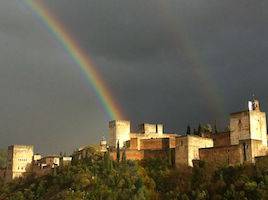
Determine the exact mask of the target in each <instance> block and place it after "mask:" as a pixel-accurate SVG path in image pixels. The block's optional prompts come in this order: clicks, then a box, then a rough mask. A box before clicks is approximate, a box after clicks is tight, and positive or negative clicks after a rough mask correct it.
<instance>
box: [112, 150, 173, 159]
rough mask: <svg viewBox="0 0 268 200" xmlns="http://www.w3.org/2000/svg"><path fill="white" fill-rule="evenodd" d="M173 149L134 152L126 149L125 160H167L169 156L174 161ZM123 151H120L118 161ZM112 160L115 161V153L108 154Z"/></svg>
mask: <svg viewBox="0 0 268 200" xmlns="http://www.w3.org/2000/svg"><path fill="white" fill-rule="evenodd" d="M172 151H174V149H173V150H172V149H168V150H134V149H126V158H127V159H128V160H142V159H146V158H163V159H168V157H169V154H170V153H171V155H173V158H172V160H174V153H173V154H172ZM122 153H123V150H121V151H120V159H121V158H122ZM110 155H111V157H112V159H114V160H116V151H112V152H110Z"/></svg>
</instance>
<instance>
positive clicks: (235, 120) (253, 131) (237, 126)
mask: <svg viewBox="0 0 268 200" xmlns="http://www.w3.org/2000/svg"><path fill="white" fill-rule="evenodd" d="M230 129H231V134H230V137H231V144H232V145H236V144H239V141H240V140H247V139H252V140H259V141H261V142H262V145H263V146H267V128H266V114H265V113H264V112H262V111H261V109H260V102H259V101H258V100H257V99H255V98H253V100H251V101H249V103H248V110H246V111H242V112H237V113H232V114H231V119H230Z"/></svg>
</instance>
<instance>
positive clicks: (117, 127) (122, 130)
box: [109, 120, 130, 147]
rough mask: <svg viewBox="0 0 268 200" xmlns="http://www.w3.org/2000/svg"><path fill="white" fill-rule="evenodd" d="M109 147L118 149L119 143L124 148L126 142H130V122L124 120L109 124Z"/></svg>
mask: <svg viewBox="0 0 268 200" xmlns="http://www.w3.org/2000/svg"><path fill="white" fill-rule="evenodd" d="M109 134H110V141H109V145H110V146H112V147H116V145H117V142H118V141H119V146H120V147H123V146H124V144H125V142H126V141H128V140H130V122H129V121H123V120H115V121H111V122H109Z"/></svg>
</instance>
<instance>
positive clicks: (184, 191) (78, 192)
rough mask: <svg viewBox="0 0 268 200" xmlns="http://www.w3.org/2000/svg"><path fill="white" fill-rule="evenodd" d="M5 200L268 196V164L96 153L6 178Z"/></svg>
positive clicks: (1, 189)
mask: <svg viewBox="0 0 268 200" xmlns="http://www.w3.org/2000/svg"><path fill="white" fill-rule="evenodd" d="M0 199H10V200H24V199H25V200H26V199H27V200H33V199H41V200H42V199H44V200H62V199H69V200H71V199H73V200H79V199H90V200H91V199H92V200H94V199H96V200H97V199H98V200H101V199H103V200H106V199H107V200H143V199H144V200H145V199H163V200H167V199H178V200H188V199H215V200H216V199H226V200H227V199H234V200H235V199H245V200H246V199H254V200H256V199H268V162H267V160H263V161H262V162H259V163H258V164H256V165H253V164H247V165H239V166H235V167H222V168H220V169H215V168H214V167H213V166H212V165H209V164H208V163H204V162H199V164H198V166H195V167H194V168H188V167H181V168H179V169H175V168H173V167H172V166H170V164H169V162H168V161H165V160H160V159H148V160H143V161H139V162H138V161H127V160H125V158H124V157H123V158H120V161H119V162H117V161H112V160H111V159H110V158H109V156H108V154H106V155H104V157H102V156H101V155H99V154H98V153H96V152H94V151H93V152H92V153H91V156H90V157H89V158H88V159H86V160H83V161H73V163H72V165H71V166H68V167H65V168H57V169H56V170H54V171H53V172H52V173H51V174H49V175H46V176H44V177H41V178H37V177H35V175H34V174H31V175H30V176H28V177H27V178H25V179H17V180H14V181H13V182H12V183H9V184H4V183H3V182H1V183H0Z"/></svg>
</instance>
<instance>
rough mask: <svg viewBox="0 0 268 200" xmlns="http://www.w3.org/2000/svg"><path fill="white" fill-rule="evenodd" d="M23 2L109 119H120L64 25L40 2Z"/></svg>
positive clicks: (115, 105) (100, 78)
mask: <svg viewBox="0 0 268 200" xmlns="http://www.w3.org/2000/svg"><path fill="white" fill-rule="evenodd" d="M25 2H26V3H27V5H28V6H29V7H30V8H31V10H32V11H33V12H34V13H35V14H37V15H38V16H39V17H40V18H41V19H42V22H43V23H44V24H45V25H46V27H47V28H48V29H49V30H50V31H51V32H52V33H53V34H54V36H55V37H56V38H57V40H58V41H59V42H60V43H61V45H62V46H63V47H64V49H65V50H66V52H67V53H68V54H69V56H70V57H71V58H72V59H73V60H74V61H75V63H76V64H77V65H78V66H79V67H80V69H81V71H82V73H83V74H85V76H86V77H87V80H88V82H89V83H90V84H91V86H93V89H94V91H95V93H96V95H97V97H98V99H99V100H100V102H101V104H102V106H103V108H104V110H105V111H106V113H107V114H108V116H109V118H110V119H122V118H123V114H122V111H121V109H120V107H119V106H118V104H117V102H116V101H115V99H114V98H113V96H112V95H111V93H110V92H109V90H108V88H107V86H106V85H105V82H104V81H103V79H102V77H101V76H100V74H99V73H98V71H97V67H96V66H94V64H93V62H92V61H91V59H90V57H89V55H88V54H87V53H86V52H85V51H84V50H83V49H82V48H81V47H80V46H79V43H78V42H77V41H76V40H75V38H74V37H73V36H72V35H71V34H70V33H69V32H68V30H67V29H66V28H65V27H64V24H63V23H61V22H60V21H59V20H58V19H57V17H56V16H55V15H53V13H51V12H50V10H49V9H48V7H47V6H46V5H45V4H44V3H42V1H40V0H25Z"/></svg>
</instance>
